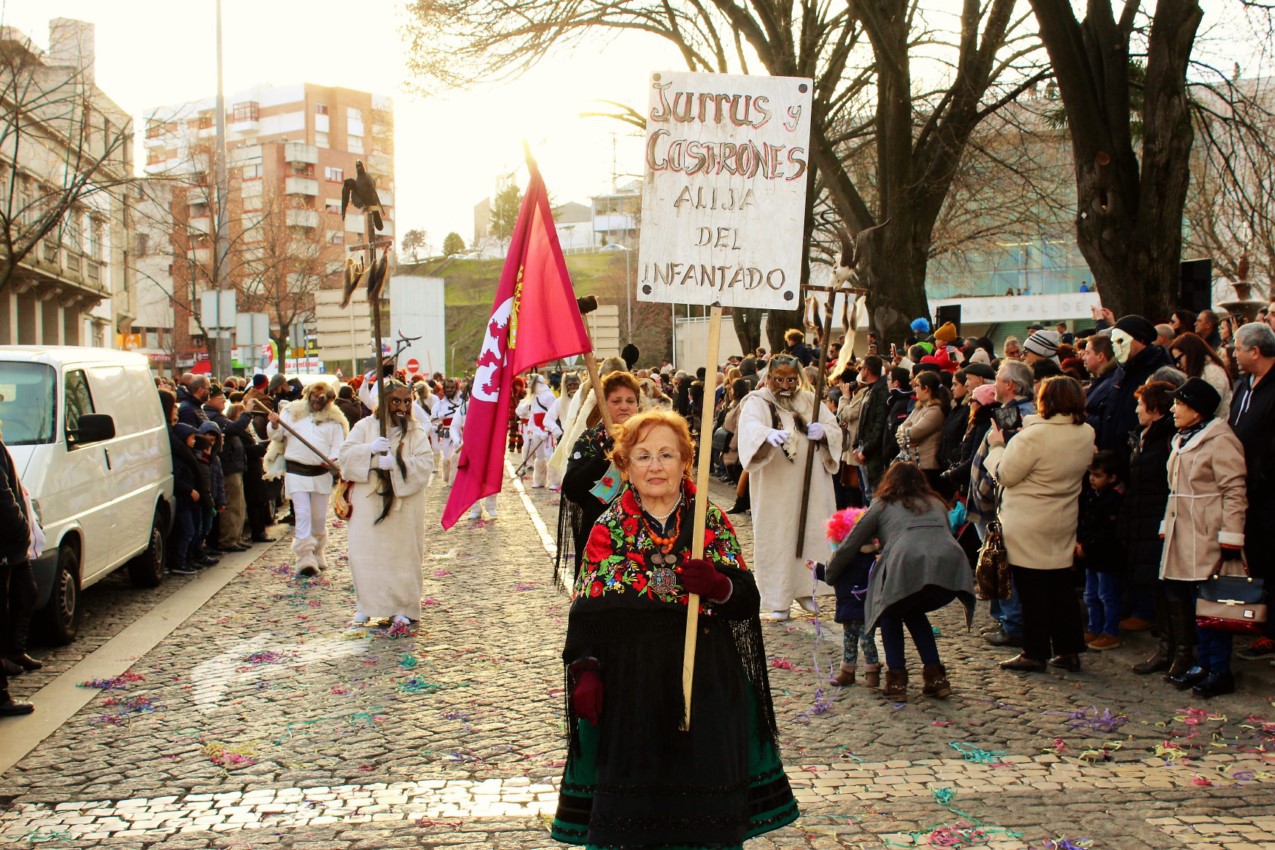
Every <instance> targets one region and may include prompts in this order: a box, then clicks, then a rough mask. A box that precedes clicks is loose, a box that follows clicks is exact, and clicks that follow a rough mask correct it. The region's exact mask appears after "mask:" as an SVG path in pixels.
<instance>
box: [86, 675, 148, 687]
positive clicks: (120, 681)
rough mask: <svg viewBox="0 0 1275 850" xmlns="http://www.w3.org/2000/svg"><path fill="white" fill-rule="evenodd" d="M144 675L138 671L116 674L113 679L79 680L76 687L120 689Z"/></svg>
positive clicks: (140, 679)
mask: <svg viewBox="0 0 1275 850" xmlns="http://www.w3.org/2000/svg"><path fill="white" fill-rule="evenodd" d="M145 678H146V677H145V676H143V675H142V674H140V673H125V674H124V675H122V676H116V677H115V678H114V679H89V680H88V681H87V682H80V683H79V684H78V685H76V687H77V688H99V689H101V690H103V691H122V690H124V689H125V688H126V687H128V686H129V685H130V684H132V683H133V682H140V681H142V680H143V679H145Z"/></svg>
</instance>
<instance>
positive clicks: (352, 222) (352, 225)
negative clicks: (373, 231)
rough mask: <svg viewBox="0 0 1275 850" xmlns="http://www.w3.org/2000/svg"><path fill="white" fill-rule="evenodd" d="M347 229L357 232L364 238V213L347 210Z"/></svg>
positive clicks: (350, 231)
mask: <svg viewBox="0 0 1275 850" xmlns="http://www.w3.org/2000/svg"><path fill="white" fill-rule="evenodd" d="M345 230H346V232H347V233H357V234H358V235H359V237H360V239H359V241H360V242H361V241H363V240H362V238H361V237H362V236H363V214H362V213H352V212H347V213H346V214H345Z"/></svg>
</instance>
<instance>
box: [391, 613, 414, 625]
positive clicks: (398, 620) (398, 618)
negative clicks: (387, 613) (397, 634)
mask: <svg viewBox="0 0 1275 850" xmlns="http://www.w3.org/2000/svg"><path fill="white" fill-rule="evenodd" d="M392 622H393V623H394V625H396V626H410V625H411V624H412V621H411V620H409V619H407V618H406V617H404V616H403V615H402V614H395V615H394V620H393V621H392Z"/></svg>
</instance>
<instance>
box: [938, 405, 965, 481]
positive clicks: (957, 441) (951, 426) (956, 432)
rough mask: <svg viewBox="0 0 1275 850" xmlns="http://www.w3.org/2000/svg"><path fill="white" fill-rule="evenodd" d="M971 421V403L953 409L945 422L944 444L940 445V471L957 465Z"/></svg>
mask: <svg viewBox="0 0 1275 850" xmlns="http://www.w3.org/2000/svg"><path fill="white" fill-rule="evenodd" d="M969 421H970V406H969V402H968V401H966V400H964V399H962V400H961V403H960V404H958V405H957V406H956V407H954V408H952V412H951V413H949V414H948V415H947V418H946V419H944V420H943V442H942V443H940V444H939V469H950V468H951V466H952V464H954V463H956V458H957V456H958V455H959V454H960V451H961V442H962V441H963V440H964V439H965V426H966V425H968V424H969Z"/></svg>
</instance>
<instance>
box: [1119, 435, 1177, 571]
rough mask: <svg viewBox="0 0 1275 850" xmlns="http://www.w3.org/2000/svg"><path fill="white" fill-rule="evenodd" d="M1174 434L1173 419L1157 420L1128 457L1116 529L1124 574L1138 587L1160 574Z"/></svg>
mask: <svg viewBox="0 0 1275 850" xmlns="http://www.w3.org/2000/svg"><path fill="white" fill-rule="evenodd" d="M1174 433H1176V429H1175V428H1174V427H1173V417H1171V416H1169V415H1167V414H1166V415H1165V416H1162V417H1160V418H1159V419H1158V420H1156V421H1155V422H1154V423H1152V425H1151V427H1150V428H1149V429H1148V430H1147V432H1146V433H1145V434H1142V435H1141V437H1140V439H1138V448H1137V449H1135V450H1134V452H1133V454H1132V456H1131V457H1130V458H1129V468H1128V476H1127V478H1126V480H1125V497H1124V504H1123V505H1122V506H1121V509H1120V518H1119V520H1118V521H1117V529H1118V530H1119V532H1120V539H1121V542H1122V543H1123V549H1124V552H1125V553H1126V555H1127V557H1128V559H1129V569H1128V572H1127V575H1128V576H1129V577H1130V579H1131V580H1132V581H1133V583H1134V585H1135V586H1138V587H1149V586H1150V585H1152V584H1154V583H1155V581H1156V579H1157V578H1158V577H1159V575H1160V553H1161V551H1162V550H1163V548H1164V541H1163V540H1161V539H1160V523H1161V521H1162V520H1163V519H1164V507H1165V505H1167V504H1168V502H1169V471H1168V465H1169V451H1170V446H1169V441H1170V440H1171V439H1172V438H1173V435H1174Z"/></svg>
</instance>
